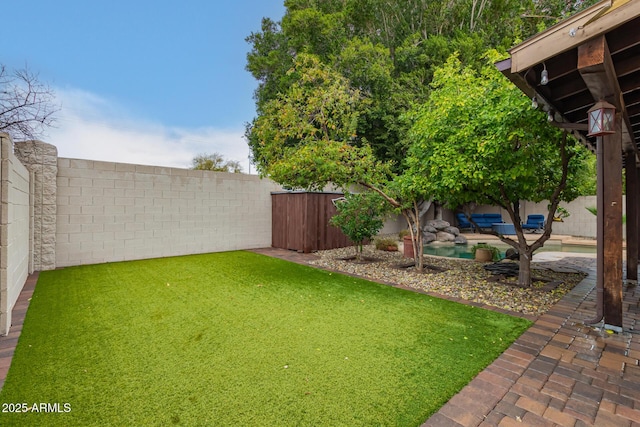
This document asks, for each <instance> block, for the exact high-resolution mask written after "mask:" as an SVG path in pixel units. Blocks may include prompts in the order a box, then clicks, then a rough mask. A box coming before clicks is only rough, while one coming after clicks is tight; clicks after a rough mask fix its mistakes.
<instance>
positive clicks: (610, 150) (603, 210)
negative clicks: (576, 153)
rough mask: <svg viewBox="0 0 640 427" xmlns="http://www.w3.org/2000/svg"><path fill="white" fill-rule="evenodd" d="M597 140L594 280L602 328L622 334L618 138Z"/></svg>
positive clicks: (620, 147)
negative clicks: (598, 291)
mask: <svg viewBox="0 0 640 427" xmlns="http://www.w3.org/2000/svg"><path fill="white" fill-rule="evenodd" d="M617 122H618V123H617V126H616V129H617V131H616V133H614V134H611V135H605V136H601V137H598V148H597V162H598V196H597V197H598V202H597V203H598V216H597V221H598V247H597V252H598V253H597V257H598V262H597V267H598V268H597V272H596V274H597V276H598V277H597V280H599V281H600V280H601V281H602V282H601V283H602V284H603V301H602V305H603V306H602V309H603V319H604V323H605V327H607V328H610V329H614V330H616V331H619V332H621V331H622V157H621V156H620V153H621V152H622V135H621V132H620V123H619V119H618V120H617Z"/></svg>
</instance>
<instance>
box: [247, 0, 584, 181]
mask: <svg viewBox="0 0 640 427" xmlns="http://www.w3.org/2000/svg"><path fill="white" fill-rule="evenodd" d="M594 1H595V0H589V1H570V2H567V1H565V0H527V1H521V0H498V1H496V0H493V1H487V0H453V1H446V2H443V1H440V0H286V1H285V7H286V12H285V15H284V16H283V17H282V20H281V21H280V22H276V21H273V20H271V19H268V18H265V19H263V21H262V26H261V29H260V31H257V32H255V33H252V34H251V35H250V36H249V37H248V38H247V41H248V42H249V43H250V45H251V50H250V52H249V53H248V55H247V69H248V70H249V71H250V72H251V73H252V74H253V76H254V77H255V78H256V79H257V80H258V82H259V86H258V88H257V90H256V93H255V98H256V107H257V112H258V116H260V115H262V114H264V109H265V108H266V105H267V104H268V103H269V102H270V101H271V100H274V99H276V98H278V97H279V96H280V95H281V94H283V93H286V92H287V91H288V89H289V87H290V86H291V85H292V84H294V83H295V82H296V81H297V79H296V77H295V76H294V75H292V74H290V73H289V72H288V71H289V70H290V69H291V68H292V67H293V64H294V61H295V58H297V56H298V55H300V54H312V55H314V56H315V57H317V58H318V60H319V61H320V62H322V63H323V64H325V65H328V66H330V67H332V68H333V69H334V70H336V71H338V72H339V73H340V74H341V75H342V76H344V77H345V78H346V79H348V80H349V81H350V82H351V84H352V85H353V87H355V88H358V89H359V90H360V91H361V92H362V93H364V94H365V95H366V96H367V99H368V100H369V102H368V103H367V104H361V107H362V110H361V111H360V112H359V119H358V123H357V125H356V132H355V134H356V135H357V136H356V139H355V140H354V143H355V144H363V143H364V140H366V143H367V144H368V145H369V146H370V147H371V149H372V151H373V153H374V155H375V156H376V157H377V158H378V159H380V160H383V161H392V162H393V169H394V171H395V172H401V171H402V168H403V167H404V163H403V159H404V158H405V156H406V153H407V149H408V146H409V145H410V141H409V139H408V138H407V132H408V129H409V125H410V123H408V122H406V121H404V120H402V116H403V114H404V113H406V112H407V111H408V110H409V109H410V108H411V107H412V105H414V104H421V103H424V102H425V100H426V99H427V97H428V94H429V83H430V81H431V78H432V77H433V72H434V70H435V69H436V68H437V67H438V66H440V65H442V64H443V63H444V61H445V60H446V58H447V57H448V56H449V55H450V54H452V53H453V52H455V51H457V52H459V54H460V58H461V60H462V61H463V62H464V63H465V64H475V65H476V66H478V67H479V66H480V65H481V62H480V61H479V58H480V56H481V53H482V52H484V51H486V50H487V49H488V48H492V47H495V48H499V49H503V50H504V49H507V48H509V47H511V46H512V45H513V44H514V42H516V41H519V40H522V39H524V38H526V37H529V36H531V35H533V34H534V33H536V32H537V31H539V30H540V29H542V28H544V27H547V26H549V25H551V24H553V23H555V22H556V21H558V20H559V19H561V18H563V17H565V16H566V15H567V14H570V13H573V12H575V11H577V10H579V9H582V8H584V7H586V6H587V5H588V4H591V3H593V2H594ZM251 128H252V126H251V125H250V126H248V132H247V136H248V137H249V138H252V137H253V134H252V132H251Z"/></svg>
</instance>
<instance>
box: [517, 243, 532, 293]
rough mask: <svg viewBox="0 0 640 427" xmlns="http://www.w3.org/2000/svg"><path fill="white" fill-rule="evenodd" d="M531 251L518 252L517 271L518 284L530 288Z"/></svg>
mask: <svg viewBox="0 0 640 427" xmlns="http://www.w3.org/2000/svg"><path fill="white" fill-rule="evenodd" d="M532 257H533V254H532V252H531V251H526V252H520V268H519V270H518V284H520V285H522V286H531V258H532Z"/></svg>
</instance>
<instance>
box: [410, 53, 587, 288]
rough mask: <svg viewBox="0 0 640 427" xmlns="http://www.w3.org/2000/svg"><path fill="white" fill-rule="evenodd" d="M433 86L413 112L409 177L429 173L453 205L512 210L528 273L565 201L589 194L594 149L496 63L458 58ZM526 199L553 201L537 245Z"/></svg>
mask: <svg viewBox="0 0 640 427" xmlns="http://www.w3.org/2000/svg"><path fill="white" fill-rule="evenodd" d="M493 59H495V57H494V58H493ZM432 88H433V91H432V92H431V96H430V98H429V102H427V103H425V104H424V105H422V106H420V107H419V108H417V109H416V111H415V112H414V113H413V115H412V121H413V122H414V125H413V127H412V129H411V133H410V134H411V136H412V139H413V141H414V143H413V144H412V145H411V148H410V150H409V155H408V164H409V169H408V170H407V172H406V175H409V176H419V177H425V178H426V179H424V180H423V181H421V182H422V184H423V185H424V186H425V187H426V188H425V191H426V192H427V193H429V194H431V195H432V196H433V197H434V199H435V200H438V201H440V202H445V203H446V204H447V205H448V206H449V207H450V208H451V209H456V208H459V207H460V206H465V205H469V204H471V203H477V204H488V205H492V206H499V207H501V208H503V209H505V210H506V211H507V212H508V213H509V216H510V218H511V222H512V223H513V224H514V226H515V229H516V234H517V236H518V241H517V242H514V241H513V240H509V239H503V240H504V241H505V242H508V243H510V244H513V245H514V246H515V247H516V248H517V249H518V251H519V253H520V268H521V273H523V272H526V273H527V274H528V265H529V264H528V262H529V261H530V259H531V256H532V254H533V251H534V250H535V249H537V248H539V247H540V246H542V245H543V243H544V242H545V241H546V240H547V239H548V238H549V236H550V234H551V223H552V218H553V215H554V214H555V212H556V209H557V207H558V203H559V202H560V201H571V200H573V199H575V198H576V197H577V196H579V195H581V191H582V190H583V188H584V181H585V178H586V176H585V174H584V173H583V172H582V171H584V170H586V169H587V167H586V159H587V158H588V157H589V156H590V153H588V151H587V150H586V149H585V148H584V147H583V146H582V145H581V144H580V143H579V142H578V141H577V140H575V139H573V138H571V137H567V135H566V133H563V131H561V130H560V129H558V128H555V127H553V126H551V125H550V124H549V123H548V122H547V119H546V114H545V113H544V112H542V111H539V110H537V109H534V108H532V107H531V101H530V100H529V99H528V98H527V97H526V96H524V95H523V94H522V93H521V92H520V90H519V89H517V88H516V87H515V86H514V85H512V84H511V83H510V82H509V81H508V80H507V79H506V78H505V77H504V76H502V74H500V73H499V72H498V71H497V69H496V68H495V67H494V66H493V60H491V61H490V62H489V64H487V66H485V67H484V68H483V69H482V70H481V72H477V71H476V70H475V69H473V68H471V67H464V66H463V65H462V64H461V62H460V60H459V59H458V58H457V56H455V55H453V56H451V57H450V58H449V59H448V60H447V62H446V63H445V64H444V65H443V66H442V67H441V68H439V69H438V70H437V71H436V73H435V75H434V79H433V81H432ZM521 200H530V201H534V202H540V201H543V200H549V202H550V204H551V207H550V209H549V213H548V217H547V226H546V227H545V231H544V233H543V235H542V236H541V237H540V238H539V239H538V240H537V241H536V242H534V243H532V244H528V242H527V241H526V239H525V238H524V235H523V230H522V228H521V222H522V219H521V217H520V211H519V205H520V201H521ZM529 282H530V277H528V276H527V277H524V276H521V283H523V284H529Z"/></svg>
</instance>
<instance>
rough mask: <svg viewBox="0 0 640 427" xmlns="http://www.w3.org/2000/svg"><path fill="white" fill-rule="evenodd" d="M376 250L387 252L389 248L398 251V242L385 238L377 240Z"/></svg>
mask: <svg viewBox="0 0 640 427" xmlns="http://www.w3.org/2000/svg"><path fill="white" fill-rule="evenodd" d="M375 245H376V249H378V250H382V251H385V250H387V249H388V248H395V249H396V250H397V249H398V241H397V240H395V239H392V238H391V237H385V238H380V239H376V240H375Z"/></svg>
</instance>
